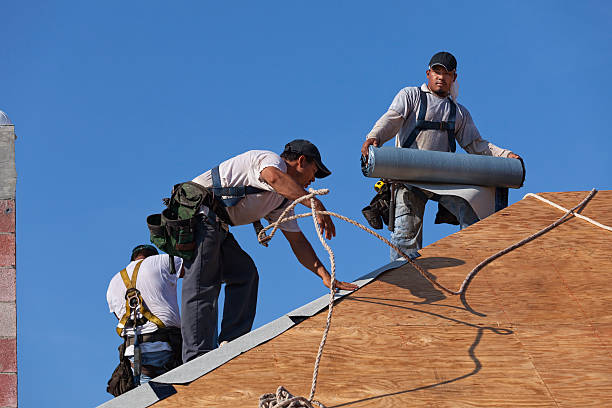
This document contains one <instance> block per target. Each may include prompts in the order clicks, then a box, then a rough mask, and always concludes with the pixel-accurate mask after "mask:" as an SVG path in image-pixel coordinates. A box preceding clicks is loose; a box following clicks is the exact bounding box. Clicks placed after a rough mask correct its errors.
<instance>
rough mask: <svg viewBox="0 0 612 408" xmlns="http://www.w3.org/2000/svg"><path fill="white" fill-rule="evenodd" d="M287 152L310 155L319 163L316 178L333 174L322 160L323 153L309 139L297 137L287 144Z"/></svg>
mask: <svg viewBox="0 0 612 408" xmlns="http://www.w3.org/2000/svg"><path fill="white" fill-rule="evenodd" d="M284 151H285V152H291V153H297V154H303V155H304V156H306V157H310V158H311V159H313V160H314V162H315V163H316V164H317V169H318V170H317V172H316V173H315V177H316V178H323V177H327V176H329V175H330V174H331V171H329V169H328V168H327V167H325V165H324V164H323V162H322V161H321V154H320V153H319V149H317V146H315V145H313V144H312V143H310V142H309V141H308V140H304V139H296V140H293V141H291V142H289V143H287V144H286V145H285V150H284Z"/></svg>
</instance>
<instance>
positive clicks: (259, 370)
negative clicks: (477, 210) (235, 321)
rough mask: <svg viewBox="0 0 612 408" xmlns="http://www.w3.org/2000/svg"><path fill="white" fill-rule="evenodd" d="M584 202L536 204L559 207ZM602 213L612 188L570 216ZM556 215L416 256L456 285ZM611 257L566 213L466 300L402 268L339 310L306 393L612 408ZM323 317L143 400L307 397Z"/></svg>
mask: <svg viewBox="0 0 612 408" xmlns="http://www.w3.org/2000/svg"><path fill="white" fill-rule="evenodd" d="M586 194H587V192H569V193H545V194H542V196H544V197H545V198H548V199H550V200H552V201H555V202H557V203H558V204H560V205H563V206H565V207H567V208H570V207H573V206H574V205H576V204H577V203H578V202H580V201H581V200H582V199H583V198H584V197H585V196H586ZM611 210H612V191H601V192H598V193H597V194H596V196H595V197H594V198H593V199H592V200H591V202H590V203H589V204H588V205H587V207H586V208H585V209H584V210H583V211H582V213H583V214H584V215H586V216H589V217H592V218H594V219H596V220H597V221H599V222H602V223H604V224H607V225H612V211H611ZM561 215H563V213H562V212H561V211H559V210H557V209H555V208H553V207H550V206H548V205H546V204H544V203H542V202H540V201H538V200H536V199H533V198H527V199H524V200H522V201H520V202H518V203H516V204H514V205H512V206H511V207H509V208H507V209H505V210H502V211H500V212H498V213H497V214H495V215H493V216H491V217H489V218H487V219H485V220H483V221H481V222H479V223H477V224H475V225H473V226H472V227H470V228H467V229H465V230H463V231H461V232H459V233H457V234H453V235H451V236H449V237H447V238H444V239H442V240H440V241H438V242H436V243H434V244H432V245H430V246H428V247H426V248H425V249H423V250H422V251H421V254H422V257H421V258H420V259H419V260H417V262H418V263H419V264H420V265H421V266H423V267H424V268H426V270H428V271H429V273H431V274H432V275H434V276H435V278H436V279H437V280H438V282H440V283H442V284H443V285H445V286H448V287H449V288H452V289H455V290H456V289H457V288H458V287H459V285H460V284H461V282H462V281H463V279H464V277H465V275H466V274H467V273H468V272H469V271H470V270H471V269H472V268H473V267H474V266H475V265H476V264H478V263H479V262H480V261H481V260H483V259H485V258H486V257H488V256H489V255H491V254H493V253H494V252H496V251H498V250H500V249H503V248H505V247H506V246H508V245H510V244H512V243H514V242H516V241H519V240H520V239H522V238H524V237H526V236H528V235H530V234H532V233H534V232H536V231H538V230H539V229H541V228H543V227H545V226H547V225H548V224H550V223H552V222H553V221H555V220H556V219H558V218H559V217H560V216H561ZM364 239H366V238H364ZM611 250H612V233H610V232H607V231H604V230H602V229H599V228H596V227H594V226H593V225H591V224H588V223H587V222H585V221H582V220H579V219H576V218H573V219H570V220H569V221H567V222H565V223H564V224H562V225H561V226H559V227H557V228H556V229H554V230H552V231H550V232H549V233H547V234H545V235H544V236H542V237H540V238H539V239H537V240H536V241H533V242H531V243H529V244H527V245H526V246H524V247H522V248H519V249H517V250H515V251H514V252H512V253H510V254H508V255H506V256H504V257H502V258H500V259H499V260H496V261H494V262H493V263H492V264H490V265H489V266H487V267H486V268H485V269H483V270H482V271H481V272H480V273H479V274H478V275H477V276H476V278H475V279H474V281H473V282H472V284H471V286H470V288H469V290H468V294H467V297H466V302H467V303H463V302H462V301H461V300H460V299H459V298H458V297H455V296H453V297H448V296H445V295H444V294H443V293H442V292H440V291H439V290H437V289H436V288H434V287H433V286H432V285H431V284H430V283H428V282H427V281H426V280H425V279H423V278H422V277H420V276H419V275H418V273H417V272H416V271H415V270H414V269H413V268H411V267H410V266H405V267H402V268H398V269H395V270H392V271H390V272H387V273H385V274H383V275H381V276H380V277H379V278H378V279H377V280H375V281H374V282H372V283H371V284H369V285H367V286H365V287H363V288H361V289H359V290H358V291H356V292H355V293H354V294H352V295H350V296H348V297H346V298H344V299H343V300H341V301H340V302H339V303H338V304H337V307H336V308H335V312H334V319H333V323H332V329H331V332H330V335H329V338H328V342H327V346H326V348H325V352H324V355H323V359H322V363H321V368H320V374H319V382H318V388H317V394H316V398H317V399H318V400H320V401H321V402H323V403H324V404H326V405H327V406H328V407H419V406H423V407H425V406H427V407H431V406H435V407H485V406H487V407H521V406H525V407H527V406H529V407H577V406H580V407H604V406H612V308H611V305H612V291H610V289H609V282H610V281H612V254H611ZM373 256H383V255H382V254H373ZM338 262H339V265H340V268H341V267H342V266H341V265H342V261H341V260H338ZM325 318H326V313H319V314H318V315H316V316H314V317H311V318H309V319H307V320H305V321H304V322H302V323H300V324H299V325H297V326H295V327H293V328H291V329H289V330H288V331H286V332H285V333H283V334H281V335H280V336H278V337H276V338H274V339H272V340H271V341H269V342H267V343H265V344H262V345H260V346H258V347H256V348H254V349H252V350H250V351H248V352H246V353H245V354H242V355H240V356H239V357H237V358H235V359H234V360H232V361H230V362H228V363H226V364H225V365H223V366H221V367H219V368H217V369H216V370H214V371H212V372H210V373H208V374H206V375H205V376H203V377H201V378H199V379H198V380H196V381H194V382H192V383H191V384H189V385H185V386H181V385H175V388H176V389H177V393H176V394H175V395H173V396H170V397H169V398H167V399H165V400H162V401H159V402H158V403H157V404H155V406H156V407H175V406H181V407H237V406H240V407H256V406H257V403H258V398H259V396H260V395H261V394H263V393H267V392H274V391H275V390H276V388H277V387H278V386H279V385H283V386H285V387H286V388H287V389H288V390H289V391H290V392H292V393H293V394H295V395H303V396H308V393H309V390H310V382H311V375H312V366H313V363H314V359H315V357H316V351H317V347H318V344H319V341H320V336H321V334H322V330H323V327H324V324H325Z"/></svg>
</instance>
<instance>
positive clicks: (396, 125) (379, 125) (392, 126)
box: [367, 109, 404, 145]
mask: <svg viewBox="0 0 612 408" xmlns="http://www.w3.org/2000/svg"><path fill="white" fill-rule="evenodd" d="M403 123H404V118H403V117H402V115H400V114H399V113H397V112H396V111H394V110H392V109H389V110H388V111H387V112H385V114H384V115H382V116H381V117H380V119H378V120H377V121H376V124H374V127H373V128H372V130H371V131H370V133H368V136H367V138H368V139H376V140H377V141H378V144H379V145H382V144H383V143H385V142H387V141H388V140H390V139H392V138H393V137H394V136H395V135H396V134H397V132H398V131H399V130H400V128H401V127H402V124H403Z"/></svg>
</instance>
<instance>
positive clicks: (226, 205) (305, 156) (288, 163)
mask: <svg viewBox="0 0 612 408" xmlns="http://www.w3.org/2000/svg"><path fill="white" fill-rule="evenodd" d="M330 174H331V172H330V171H329V170H328V169H327V167H325V166H324V165H323V163H322V162H321V155H320V154H319V150H318V149H317V148H316V147H315V145H313V144H312V143H310V142H309V141H306V140H294V141H292V142H290V143H288V144H287V145H286V146H285V150H284V151H283V153H282V154H281V155H280V156H279V155H278V154H276V153H273V152H271V151H265V150H251V151H247V152H246V153H243V154H240V155H238V156H236V157H233V158H231V159H229V160H226V161H224V162H223V163H221V164H220V165H219V166H217V167H215V168H213V169H212V170H209V171H207V172H205V173H203V174H201V175H200V176H198V177H196V178H195V179H193V182H194V183H196V184H197V185H199V186H201V187H203V190H204V191H205V193H208V194H210V196H211V197H213V203H214V204H213V203H211V202H210V201H209V204H208V205H202V207H201V211H200V213H199V214H198V215H197V216H196V227H195V245H196V247H195V255H194V257H193V258H192V259H191V260H189V261H187V260H185V278H184V280H183V293H182V307H181V313H182V319H181V320H182V334H183V361H184V362H187V361H189V360H192V359H194V358H195V357H197V356H199V355H201V354H204V353H206V352H208V351H210V350H212V349H214V348H215V347H216V346H217V344H216V341H217V339H216V329H217V319H218V316H217V299H218V296H219V291H220V287H221V283H222V282H223V283H225V284H226V286H225V304H224V309H223V320H222V322H221V333H220V334H219V338H218V341H219V342H220V343H223V342H225V341H231V340H234V339H236V338H238V337H240V336H242V335H243V334H245V333H248V332H249V331H250V330H251V326H252V324H253V319H254V318H255V307H256V304H257V287H258V282H259V276H258V273H257V268H256V267H255V264H254V262H253V260H252V259H251V257H250V256H249V255H248V254H247V253H246V252H245V251H243V250H242V248H240V246H239V245H238V243H237V242H236V240H235V239H234V236H233V235H232V234H231V233H230V232H229V229H228V224H229V225H245V224H250V223H253V222H255V221H258V220H259V219H261V218H265V219H267V220H268V221H269V222H274V221H276V220H277V219H278V217H279V216H280V214H281V212H282V211H283V209H284V208H286V207H287V206H288V205H289V204H290V203H291V202H292V201H293V200H295V199H297V198H299V197H302V196H304V195H306V194H308V192H307V191H306V190H305V188H307V187H308V185H309V184H310V183H311V182H313V181H314V180H315V178H323V177H327V176H329V175H330ZM221 201H222V203H220V202H221ZM302 204H304V205H305V206H307V207H310V205H311V203H310V201H304V202H303V203H302ZM315 205H316V207H317V209H318V210H321V211H324V210H325V207H324V206H323V204H322V203H321V201H319V200H318V199H315ZM211 207H213V208H214V210H213V209H212V208H211ZM291 215H293V211H291V213H290V214H289V216H291ZM317 221H318V223H319V225H321V227H322V229H323V230H324V234H325V236H326V238H327V239H331V237H332V236H334V235H335V227H334V224H333V222H332V220H331V218H330V217H329V216H328V215H319V216H318V218H317ZM280 230H281V231H282V232H283V234H284V236H285V238H286V239H287V240H288V241H289V244H290V245H291V249H292V250H293V253H294V254H295V256H296V258H297V259H298V261H299V262H300V263H301V264H302V265H304V266H305V267H306V268H307V269H309V270H311V271H312V272H314V273H315V274H316V275H317V276H319V277H320V278H321V279H322V280H323V284H324V285H325V286H327V287H330V284H331V277H330V274H329V273H328V271H327V270H326V269H325V267H324V266H323V264H322V263H321V261H320V260H319V258H318V257H317V255H316V253H315V251H314V250H313V248H312V246H311V245H310V243H309V242H308V240H307V239H306V237H305V236H304V234H303V233H302V232H301V230H300V228H299V226H298V224H297V222H296V220H293V221H289V222H286V223H283V224H281V225H280ZM335 287H336V288H338V289H345V290H353V289H356V288H357V286H355V285H353V284H350V283H346V282H341V281H336V282H335Z"/></svg>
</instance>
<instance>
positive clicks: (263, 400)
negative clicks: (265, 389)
mask: <svg viewBox="0 0 612 408" xmlns="http://www.w3.org/2000/svg"><path fill="white" fill-rule="evenodd" d="M313 404H316V407H319V408H325V405H323V404H321V403H320V402H318V401H312V402H311V401H308V400H307V399H306V398H304V397H295V396H293V394H291V393H290V392H289V391H287V389H286V388H285V387H283V386H280V387H278V389H277V390H276V394H264V395H262V396H261V397H259V408H316V407H315V405H313Z"/></svg>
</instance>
